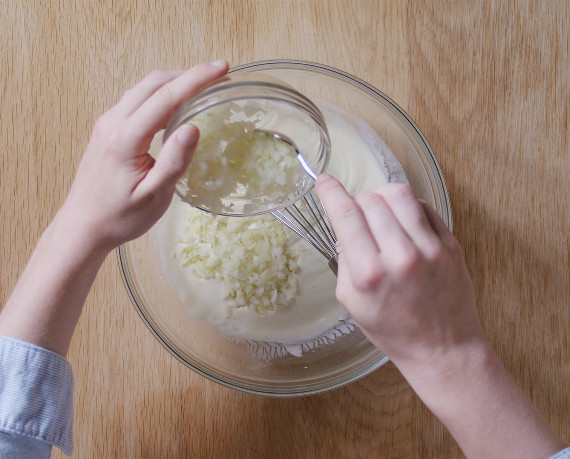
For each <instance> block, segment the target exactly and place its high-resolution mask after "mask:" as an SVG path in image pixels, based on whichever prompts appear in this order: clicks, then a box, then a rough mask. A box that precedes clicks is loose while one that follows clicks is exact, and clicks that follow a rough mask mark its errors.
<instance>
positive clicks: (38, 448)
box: [0, 337, 73, 458]
mask: <svg viewBox="0 0 570 459" xmlns="http://www.w3.org/2000/svg"><path fill="white" fill-rule="evenodd" d="M72 426H73V373H72V370H71V366H70V365H69V362H68V361H67V360H66V359H65V358H64V357H62V356H61V355H59V354H56V353H54V352H52V351H49V350H47V349H44V348H42V347H40V346H36V345H34V344H31V343H27V342H25V341H21V340H18V339H14V338H8V337H0V457H11V458H12V457H14V458H19V457H22V458H23V457H26V458H41V457H46V458H47V457H49V455H50V452H51V448H52V446H56V447H58V448H60V449H61V450H62V451H63V452H64V453H65V454H67V455H68V456H69V455H70V454H71V451H72V447H73V440H72Z"/></svg>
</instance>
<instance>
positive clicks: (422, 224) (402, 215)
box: [376, 183, 441, 257]
mask: <svg viewBox="0 0 570 459" xmlns="http://www.w3.org/2000/svg"><path fill="white" fill-rule="evenodd" d="M376 193H377V194H378V195H379V196H381V197H382V198H384V200H385V202H386V203H387V204H388V205H389V206H390V209H391V211H392V213H393V215H394V216H395V218H396V219H397V221H398V223H399V226H400V227H401V228H402V229H403V231H405V233H406V234H407V235H408V237H409V239H411V241H413V244H414V245H415V246H416V247H417V248H418V249H419V250H420V252H422V253H423V254H424V255H425V256H427V257H431V256H432V255H434V254H435V253H437V252H438V251H439V248H440V244H441V242H440V240H439V238H438V236H437V234H436V233H435V232H434V230H433V228H432V226H431V225H430V223H429V221H428V218H427V216H426V214H425V212H424V209H423V207H422V205H421V204H420V202H419V201H418V199H417V198H416V195H415V194H414V192H413V190H412V188H411V187H410V186H408V185H404V184H396V183H394V184H388V185H384V186H382V187H380V188H378V189H377V191H376ZM379 237H383V235H382V234H380V235H379ZM382 240H383V239H382ZM393 241H394V242H399V241H396V240H395V239H393ZM380 245H381V246H382V243H380Z"/></svg>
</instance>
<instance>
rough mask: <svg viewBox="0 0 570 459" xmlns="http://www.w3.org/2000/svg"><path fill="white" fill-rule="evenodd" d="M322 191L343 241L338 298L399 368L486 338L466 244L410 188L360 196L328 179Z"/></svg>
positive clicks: (383, 189)
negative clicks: (469, 269) (350, 192)
mask: <svg viewBox="0 0 570 459" xmlns="http://www.w3.org/2000/svg"><path fill="white" fill-rule="evenodd" d="M316 189H317V192H318V194H319V196H320V198H321V200H322V202H323V204H324V206H325V208H326V211H327V214H328V216H329V217H330V219H331V222H332V225H333V228H334V230H335V232H336V235H337V237H338V248H339V272H338V283H337V289H336V295H337V298H338V300H339V301H340V302H341V303H342V304H343V305H344V307H345V308H346V309H347V311H348V312H349V314H350V315H351V316H352V318H353V319H354V320H355V321H356V322H357V323H358V324H359V325H360V327H361V330H362V331H363V332H364V333H365V334H366V335H367V336H368V338H369V339H370V340H371V341H372V342H373V343H374V344H375V345H376V346H377V347H378V348H379V349H381V350H382V351H383V352H384V353H386V354H387V355H388V356H389V357H390V358H391V360H392V361H393V362H394V363H395V364H396V366H398V368H400V370H403V369H406V368H414V369H417V368H418V367H421V366H422V364H423V363H429V365H433V363H434V359H436V360H437V359H439V360H440V361H441V363H442V364H443V365H445V364H446V360H447V357H448V356H450V355H452V354H453V353H454V350H455V349H456V348H458V347H461V345H462V344H463V343H466V342H470V341H473V340H476V341H486V339H485V337H484V334H483V331H482V328H481V326H480V324H479V320H478V317H477V311H476V307H475V298H474V294H473V288H472V284H471V280H470V277H469V273H468V271H467V267H466V265H465V261H464V258H463V254H462V251H461V247H460V245H459V243H458V241H457V239H456V238H455V237H454V236H453V234H452V233H451V232H450V231H449V230H448V228H447V227H446V226H445V224H444V222H443V221H442V219H441V218H440V217H439V215H438V214H437V213H436V212H435V210H434V209H432V208H431V207H430V206H429V205H428V204H427V203H424V202H421V201H419V200H418V199H417V198H416V196H415V195H414V193H413V191H412V189H411V188H410V187H409V186H407V185H402V184H387V185H383V186H381V187H380V188H378V189H377V190H376V191H375V192H373V193H361V194H359V195H357V196H356V197H354V198H353V197H351V196H350V195H349V194H348V193H347V192H346V190H345V189H344V187H343V186H342V185H341V184H340V183H339V182H338V181H337V180H336V179H334V178H332V177H330V176H328V175H322V176H320V177H319V178H318V179H317V182H316ZM440 369H441V368H440Z"/></svg>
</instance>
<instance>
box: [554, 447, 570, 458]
mask: <svg viewBox="0 0 570 459" xmlns="http://www.w3.org/2000/svg"><path fill="white" fill-rule="evenodd" d="M549 459H570V448H565V449H563V450H562V451H558V452H557V453H556V454H555V455H554V456H551V457H550V458H549Z"/></svg>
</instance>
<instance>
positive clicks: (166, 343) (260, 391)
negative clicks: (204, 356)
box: [116, 59, 453, 398]
mask: <svg viewBox="0 0 570 459" xmlns="http://www.w3.org/2000/svg"><path fill="white" fill-rule="evenodd" d="M253 69H255V70H256V71H262V70H263V69H271V70H278V69H285V70H291V69H300V70H305V71H312V72H316V73H319V74H323V75H326V76H327V77H333V78H335V79H338V80H340V81H341V82H343V83H349V84H351V85H352V86H355V87H356V89H359V90H361V91H363V92H364V93H367V94H368V95H369V96H372V97H373V98H374V99H375V100H376V101H378V102H380V103H381V104H382V105H383V106H384V107H386V108H388V109H389V110H390V111H391V113H392V114H393V115H395V116H396V117H397V118H399V119H400V121H401V122H403V124H404V125H407V126H408V127H409V128H411V132H412V133H413V134H415V135H416V136H417V140H419V143H420V145H421V146H422V147H423V148H424V152H427V154H428V155H429V157H428V165H429V166H430V168H431V169H432V173H433V174H434V175H435V176H436V177H437V178H439V181H437V182H436V186H437V187H438V191H439V193H438V194H439V196H441V197H442V198H443V201H444V202H442V210H443V211H444V212H445V213H446V217H447V218H446V220H447V226H448V227H449V229H450V230H452V228H453V219H452V210H451V203H450V197H449V192H448V189H447V185H446V182H445V179H444V176H443V172H442V170H441V166H440V164H439V162H438V160H437V158H436V157H435V154H434V152H433V150H432V148H431V146H430V145H429V143H428V141H427V139H426V137H425V136H424V135H423V133H422V132H421V130H420V129H419V127H418V126H417V125H416V123H415V122H414V121H413V120H412V119H411V118H410V116H409V115H408V114H407V113H406V112H405V111H404V110H403V109H402V108H401V107H400V106H399V105H398V104H397V103H396V102H394V101H393V100H392V99H391V98H390V97H388V96H387V95H385V94H384V93H383V92H381V91H380V90H378V89H376V88H375V87H373V86H372V85H370V84H369V83H366V82H365V81H364V80H361V79H360V78H358V77H355V76H354V75H351V74H349V73H347V72H345V71H343V70H339V69H336V68H334V67H330V66H328V65H324V64H320V63H316V62H311V61H304V60H294V59H273V60H263V61H255V62H250V63H246V64H242V65H238V66H235V67H232V68H231V69H230V70H229V73H232V72H238V71H246V70H253ZM116 253H117V260H118V264H119V270H120V272H121V277H122V279H123V283H124V285H125V287H126V290H127V293H128V295H129V298H130V300H131V302H132V303H133V305H134V307H135V309H136V311H137V313H138V314H139V316H140V317H141V319H142V320H143V322H144V323H145V325H146V326H147V328H148V329H149V330H150V332H151V333H152V334H153V335H154V337H155V338H156V339H157V340H158V341H159V342H160V343H161V344H162V346H163V347H165V348H166V349H167V350H168V352H169V353H170V354H171V355H172V356H173V357H175V358H176V359H177V360H179V361H180V362H181V363H183V364H184V365H186V366H187V367H189V368H191V369H192V370H193V371H195V372H196V373H198V374H199V375H201V376H203V377H205V378H207V379H209V380H211V381H214V382H216V383H218V384H221V385H222V386H225V387H229V388H232V389H235V390H239V391H241V392H245V393H250V394H255V395H263V396H269V397H279V398H287V397H299V396H308V395H315V394H320V393H324V392H328V391H331V390H334V389H337V388H340V387H343V386H346V385H348V384H351V383H353V382H355V381H357V380H359V379H361V378H364V377H365V376H367V375H369V374H370V373H372V372H374V371H376V370H377V369H378V368H380V367H381V366H383V365H384V364H385V363H386V362H388V361H389V360H390V359H389V357H387V356H385V355H383V354H382V358H380V359H377V360H376V361H375V362H373V363H371V364H369V365H368V366H367V367H365V368H364V369H362V368H357V369H353V370H351V371H350V372H348V374H346V373H344V374H342V375H340V376H336V377H335V378H332V379H327V380H325V381H319V382H316V383H310V384H309V385H303V384H300V385H294V386H269V387H268V386H267V385H264V384H262V383H259V384H255V383H254V384H252V383H249V382H244V381H242V380H240V379H238V378H231V377H228V376H227V375H222V374H221V373H220V372H219V371H217V370H216V369H213V368H210V367H208V370H207V371H206V370H205V369H203V368H202V367H201V365H200V364H198V363H197V362H195V361H194V362H190V361H189V360H188V359H186V358H184V357H182V356H181V355H180V354H179V353H178V352H177V349H176V348H177V346H176V345H175V344H174V343H173V342H172V341H171V340H170V339H169V338H168V337H167V336H163V333H161V332H160V327H157V326H156V325H157V324H155V322H154V320H152V318H151V317H150V316H149V315H148V313H146V312H145V308H144V307H143V306H141V305H139V302H141V303H144V302H142V300H141V298H140V297H139V295H138V293H137V291H136V289H135V288H134V286H133V283H134V282H133V281H132V280H131V272H130V269H129V266H128V263H127V258H128V257H127V254H126V248H125V244H123V245H121V246H119V247H118V248H117V250H116ZM131 286H133V287H132V288H131ZM379 352H380V351H379ZM192 360H193V359H192ZM264 388H265V389H269V390H264Z"/></svg>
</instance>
